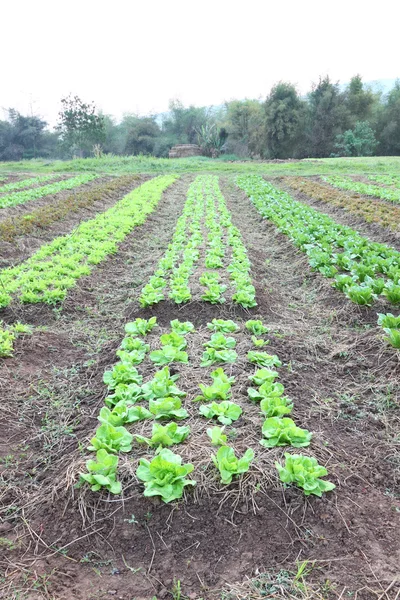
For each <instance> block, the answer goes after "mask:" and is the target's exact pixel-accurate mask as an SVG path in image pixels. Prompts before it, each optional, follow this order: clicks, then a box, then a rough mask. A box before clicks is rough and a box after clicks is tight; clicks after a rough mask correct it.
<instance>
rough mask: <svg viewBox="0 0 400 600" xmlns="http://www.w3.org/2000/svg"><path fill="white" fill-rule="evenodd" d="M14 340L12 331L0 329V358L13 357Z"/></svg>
mask: <svg viewBox="0 0 400 600" xmlns="http://www.w3.org/2000/svg"><path fill="white" fill-rule="evenodd" d="M14 339H15V335H14V334H13V333H12V331H8V330H7V329H1V328H0V357H3V358H6V357H10V356H12V355H13V352H14V345H13V341H14Z"/></svg>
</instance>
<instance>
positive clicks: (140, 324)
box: [125, 317, 157, 336]
mask: <svg viewBox="0 0 400 600" xmlns="http://www.w3.org/2000/svg"><path fill="white" fill-rule="evenodd" d="M154 327H157V317H151V319H148V320H147V319H139V318H138V319H135V320H134V321H133V322H132V323H127V324H126V325H125V333H127V334H128V335H143V336H144V335H147V334H148V333H150V331H152V329H154Z"/></svg>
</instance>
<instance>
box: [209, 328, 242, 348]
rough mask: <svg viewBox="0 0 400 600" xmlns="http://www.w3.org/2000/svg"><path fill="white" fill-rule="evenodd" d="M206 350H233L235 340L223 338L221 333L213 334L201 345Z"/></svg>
mask: <svg viewBox="0 0 400 600" xmlns="http://www.w3.org/2000/svg"><path fill="white" fill-rule="evenodd" d="M203 346H205V347H206V348H215V350H227V349H228V348H235V346H236V340H235V339H234V338H233V337H225V336H224V334H223V333H219V332H218V333H213V334H212V336H211V339H210V340H209V341H208V342H205V343H204V344H203Z"/></svg>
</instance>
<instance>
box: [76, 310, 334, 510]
mask: <svg viewBox="0 0 400 600" xmlns="http://www.w3.org/2000/svg"><path fill="white" fill-rule="evenodd" d="M170 325H171V330H170V331H169V332H168V333H164V334H163V335H161V336H160V338H159V342H160V345H161V348H160V349H157V350H153V351H150V344H149V343H146V339H145V338H146V336H147V335H148V334H149V333H150V332H151V331H152V330H153V329H154V328H155V327H157V322H156V318H155V317H152V318H151V319H149V320H145V319H140V318H138V319H136V320H135V321H134V322H132V323H128V324H127V325H126V326H125V333H126V335H125V337H124V339H123V341H122V343H121V346H120V348H119V349H118V350H117V353H116V355H117V357H118V359H119V360H118V362H117V363H116V364H115V365H114V367H113V369H112V370H109V371H106V372H105V374H104V383H105V384H106V385H107V386H108V392H109V393H108V396H107V397H106V398H105V406H103V407H102V408H101V410H100V413H99V417H98V419H99V421H100V423H101V424H100V426H99V427H98V428H97V430H96V433H95V435H94V437H93V438H92V439H91V440H90V445H89V447H88V450H90V451H93V452H96V459H90V460H88V461H87V463H86V468H87V472H86V473H81V474H80V482H79V483H78V485H83V484H84V483H89V484H90V486H91V489H92V490H93V491H98V490H100V489H102V488H105V489H106V490H108V491H109V492H111V493H113V494H120V493H121V492H122V485H121V481H119V480H118V478H117V469H118V460H119V459H118V454H119V453H120V452H130V451H131V450H132V445H133V444H134V443H136V444H146V445H147V446H148V448H149V449H151V448H153V449H154V451H155V452H154V455H153V458H151V460H149V459H148V458H144V457H142V458H140V459H139V464H138V467H137V470H136V476H137V478H138V480H140V481H142V482H143V483H144V495H145V496H160V497H161V498H162V499H163V500H164V501H165V502H170V501H172V500H175V499H177V498H180V497H182V495H183V490H184V488H185V487H186V486H187V485H195V484H196V481H195V480H192V479H187V478H186V476H187V475H188V474H189V473H191V472H192V471H193V470H194V466H193V464H191V463H188V464H182V457H181V456H180V455H179V454H176V453H174V452H173V451H171V450H170V447H171V446H174V445H177V444H181V443H183V442H184V441H185V440H186V439H187V438H188V436H189V435H190V426H189V425H181V426H179V425H178V424H177V421H182V420H185V419H187V418H188V417H189V413H188V411H187V410H186V408H183V407H182V398H184V397H185V396H186V393H185V392H184V391H182V390H181V389H179V387H178V386H177V381H178V379H179V375H178V374H174V375H172V374H171V371H170V365H172V366H173V368H174V370H175V369H176V368H177V365H179V364H180V363H181V364H182V363H183V364H187V363H188V362H189V356H188V353H187V352H186V350H187V345H188V343H187V339H186V338H187V336H188V335H191V334H193V333H194V326H193V324H192V323H190V322H180V321H179V320H177V319H175V320H174V321H171V323H170ZM207 327H208V329H210V330H211V331H212V333H211V336H210V338H209V339H208V340H207V341H206V342H204V343H203V346H204V352H203V355H202V361H201V365H200V366H201V367H209V366H212V367H213V369H214V370H213V371H212V372H211V374H210V377H211V380H212V383H211V385H204V384H199V388H200V392H201V394H199V395H198V396H196V397H195V398H193V405H191V406H195V403H200V407H199V409H198V411H197V414H198V415H200V416H203V417H205V418H206V419H209V420H217V422H219V423H220V424H221V425H222V427H220V426H213V427H209V428H208V429H207V435H208V437H209V438H210V443H211V444H212V445H213V446H216V447H218V450H217V451H216V452H215V454H213V455H212V457H211V459H212V463H213V464H214V465H215V467H216V469H217V470H218V472H219V474H220V477H221V483H222V484H225V485H228V484H230V483H231V481H232V478H233V477H234V476H237V475H240V474H242V473H245V472H247V471H248V470H249V468H250V465H251V463H252V461H253V460H254V458H255V453H254V450H253V449H252V448H248V449H247V450H246V451H245V452H244V453H243V455H242V456H241V457H238V456H236V453H235V449H234V448H233V447H232V446H230V445H228V437H229V430H228V431H227V432H225V427H229V426H230V425H231V424H232V423H233V422H235V421H237V420H238V419H239V418H240V417H241V415H242V413H243V409H242V407H241V406H240V405H238V404H236V403H235V402H233V401H232V400H231V394H232V390H231V387H232V384H233V383H234V382H235V378H234V377H232V376H228V375H227V374H226V373H225V372H224V370H223V368H222V365H229V364H232V363H234V362H235V361H236V360H237V358H238V355H237V352H236V350H235V347H236V343H237V341H236V339H235V337H233V336H234V335H235V334H237V333H238V332H239V331H240V327H239V325H237V324H236V323H234V322H233V321H231V320H228V321H226V320H222V319H214V320H213V321H212V322H211V323H208V325H207ZM245 331H247V333H248V334H249V335H251V339H252V342H253V346H254V347H255V348H256V349H255V350H250V351H248V353H247V360H248V361H249V362H250V363H252V364H253V365H255V367H256V371H255V373H254V374H253V375H252V376H250V380H251V381H252V383H253V385H256V386H257V387H249V389H248V397H249V399H250V401H251V402H254V403H257V404H259V408H260V413H261V414H262V415H263V417H264V422H263V424H262V427H261V433H262V439H261V440H260V444H261V445H262V446H264V447H266V448H273V447H277V446H291V447H293V448H299V447H304V446H308V445H309V444H310V441H311V438H312V434H311V433H310V432H309V431H307V430H305V429H301V428H300V427H297V426H296V424H295V423H294V421H293V420H292V419H291V418H290V417H288V416H286V415H288V414H290V413H291V411H292V409H293V403H292V402H291V401H290V399H289V398H288V397H287V396H285V395H284V386H283V385H282V384H281V383H278V382H276V381H275V380H276V379H277V378H278V377H279V375H278V373H277V372H276V371H275V370H273V369H274V367H280V366H281V361H280V360H279V358H278V357H277V356H276V355H270V354H267V353H266V352H264V351H261V350H259V348H260V347H262V346H263V345H266V344H267V343H268V341H267V340H264V339H263V338H262V337H260V335H264V334H265V333H267V331H268V330H267V328H266V327H265V326H264V325H263V323H262V322H261V321H258V320H249V321H247V322H246V323H245ZM227 334H228V335H227ZM229 334H230V335H229ZM146 357H148V359H149V360H150V361H151V362H152V363H154V364H155V365H157V366H158V367H161V368H160V370H158V371H157V372H156V373H155V374H154V376H153V377H152V378H151V379H150V380H149V381H147V382H145V383H143V376H142V375H141V374H140V373H139V371H138V369H137V367H138V365H141V364H142V363H143V361H144V360H145V359H146ZM215 367H216V368H215ZM146 371H148V368H146ZM145 420H152V421H154V423H153V426H152V431H151V436H150V437H146V436H143V435H141V434H138V433H131V432H130V431H129V430H128V429H127V428H126V427H125V425H128V424H134V423H138V422H139V421H145ZM160 421H166V424H165V425H162V424H161V423H160ZM276 468H277V470H278V473H279V477H280V479H281V481H282V482H284V483H293V484H296V485H297V486H298V487H300V488H302V489H303V491H304V493H305V494H306V495H310V494H315V495H317V496H321V495H322V493H323V492H325V491H329V490H332V489H333V488H334V487H335V486H334V484H333V483H331V482H329V481H326V480H323V479H321V477H323V476H325V475H327V471H326V469H325V468H324V467H323V466H321V465H319V464H318V462H317V460H316V459H315V458H313V457H308V456H304V455H295V454H289V453H287V454H285V462H284V464H283V465H282V464H280V463H278V462H277V463H276Z"/></svg>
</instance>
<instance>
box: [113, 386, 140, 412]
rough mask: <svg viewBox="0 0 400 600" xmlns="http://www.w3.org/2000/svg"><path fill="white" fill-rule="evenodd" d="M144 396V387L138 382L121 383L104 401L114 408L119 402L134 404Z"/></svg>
mask: <svg viewBox="0 0 400 600" xmlns="http://www.w3.org/2000/svg"><path fill="white" fill-rule="evenodd" d="M142 398H143V394H142V388H141V387H140V385H137V383H119V384H118V385H117V386H116V387H115V388H114V391H113V394H110V395H109V396H107V398H105V400H104V402H105V404H106V405H107V406H108V407H109V408H112V407H113V406H115V405H116V404H118V402H124V403H126V404H128V405H129V404H130V405H132V404H135V402H137V401H138V400H141V399H142Z"/></svg>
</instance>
